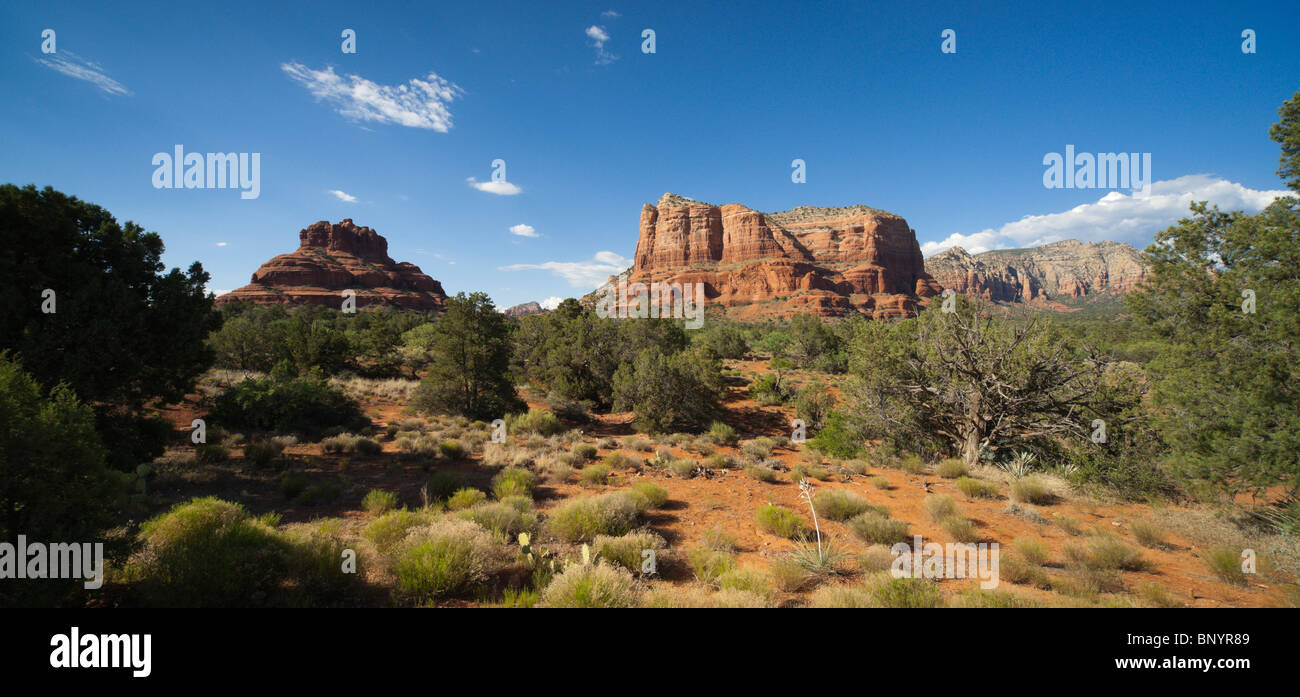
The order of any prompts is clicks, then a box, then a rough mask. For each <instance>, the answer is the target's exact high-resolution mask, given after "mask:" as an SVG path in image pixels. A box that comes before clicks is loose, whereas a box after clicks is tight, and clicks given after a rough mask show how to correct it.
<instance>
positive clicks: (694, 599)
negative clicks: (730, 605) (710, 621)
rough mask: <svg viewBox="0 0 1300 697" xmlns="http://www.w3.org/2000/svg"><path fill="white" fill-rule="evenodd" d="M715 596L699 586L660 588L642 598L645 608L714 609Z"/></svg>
mask: <svg viewBox="0 0 1300 697" xmlns="http://www.w3.org/2000/svg"><path fill="white" fill-rule="evenodd" d="M714 606H715V604H714V602H713V594H712V593H709V592H708V591H707V590H705V589H703V588H700V587H699V586H658V587H655V588H651V589H650V590H649V591H648V592H646V594H645V595H643V596H642V597H641V607H645V608H704V607H714Z"/></svg>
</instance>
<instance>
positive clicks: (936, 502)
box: [921, 494, 957, 523]
mask: <svg viewBox="0 0 1300 697" xmlns="http://www.w3.org/2000/svg"><path fill="white" fill-rule="evenodd" d="M921 507H922V508H923V509H925V514H926V515H928V516H930V520H933V521H934V522H936V523H937V522H939V521H941V520H943V519H944V518H947V517H948V516H951V515H956V514H957V504H956V503H954V502H953V500H952V497H951V496H944V495H943V494H934V495H933V496H927V497H926V499H925V503H923V504H922V505H921Z"/></svg>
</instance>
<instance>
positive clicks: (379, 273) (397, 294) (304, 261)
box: [217, 218, 447, 310]
mask: <svg viewBox="0 0 1300 697" xmlns="http://www.w3.org/2000/svg"><path fill="white" fill-rule="evenodd" d="M345 290H353V291H355V292H356V301H357V308H362V307H367V306H383V305H387V306H394V307H399V308H404V309H411V310H438V309H441V308H442V306H443V303H444V301H445V300H446V299H447V295H446V294H445V293H443V290H442V284H441V283H438V282H437V281H435V280H433V279H432V278H430V277H429V276H428V275H426V274H425V273H423V272H422V271H420V267H418V266H416V265H414V264H410V263H407V262H400V263H398V262H394V261H393V260H392V258H391V257H389V256H388V240H385V239H384V238H383V236H381V235H380V234H379V233H377V232H375V231H374V230H372V229H371V228H368V227H358V226H357V225H355V224H353V222H352V219H351V218H345V219H344V220H343V221H342V222H340V223H338V224H335V225H331V224H330V223H329V221H327V220H322V221H320V222H318V223H313V224H311V225H310V226H308V227H306V228H304V229H303V230H302V231H301V232H299V233H298V249H297V250H296V251H294V252H290V253H289V254H281V255H279V256H277V257H275V258H273V259H271V260H270V261H268V262H266V263H265V264H262V265H261V266H260V267H258V269H257V271H254V272H253V279H252V282H251V283H249V284H248V285H246V286H244V287H243V288H239V289H237V290H233V291H231V292H229V293H226V294H224V295H222V296H220V297H218V298H217V305H225V304H228V303H232V302H239V301H246V302H253V303H256V304H258V305H324V306H327V307H335V308H339V307H342V304H343V291H345Z"/></svg>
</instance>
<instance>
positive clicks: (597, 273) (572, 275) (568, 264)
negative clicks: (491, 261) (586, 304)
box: [498, 252, 632, 288]
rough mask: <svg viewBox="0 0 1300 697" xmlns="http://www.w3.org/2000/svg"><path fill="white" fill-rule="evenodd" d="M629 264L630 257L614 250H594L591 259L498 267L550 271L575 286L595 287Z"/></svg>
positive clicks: (511, 269)
mask: <svg viewBox="0 0 1300 697" xmlns="http://www.w3.org/2000/svg"><path fill="white" fill-rule="evenodd" d="M631 265H632V260H631V259H625V258H624V257H622V256H620V255H618V254H615V253H614V252H596V255H595V256H594V257H592V259H591V261H548V262H546V263H544V264H511V265H510V266H501V267H498V268H499V270H500V271H528V270H542V271H550V272H552V273H554V274H557V275H559V276H561V277H562V278H564V280H566V281H568V282H569V285H571V286H573V287H575V288H595V287H596V286H599V285H601V284H602V283H604V282H605V281H607V280H609V277H610V276H613V275H614V274H617V273H619V272H621V271H623V270H624V269H626V268H627V267H629V266H631Z"/></svg>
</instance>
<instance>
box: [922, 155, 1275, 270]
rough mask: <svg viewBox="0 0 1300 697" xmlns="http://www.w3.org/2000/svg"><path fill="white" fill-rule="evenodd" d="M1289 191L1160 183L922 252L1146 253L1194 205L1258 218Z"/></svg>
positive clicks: (1194, 179)
mask: <svg viewBox="0 0 1300 697" xmlns="http://www.w3.org/2000/svg"><path fill="white" fill-rule="evenodd" d="M1289 193H1290V192H1289V191H1286V190H1273V191H1258V190H1255V189H1249V188H1246V187H1244V186H1242V185H1241V184H1237V183H1234V182H1230V181H1228V180H1226V179H1220V178H1218V177H1214V176H1211V175H1208V174H1189V175H1185V176H1182V177H1178V178H1177V179H1169V180H1166V181H1159V182H1155V183H1154V184H1152V185H1151V192H1150V194H1148V195H1146V196H1143V195H1141V194H1125V193H1122V192H1120V191H1111V192H1110V193H1108V194H1106V195H1105V196H1102V197H1101V198H1100V199H1098V200H1097V202H1096V203H1084V204H1081V205H1078V206H1075V207H1074V208H1071V209H1070V210H1068V211H1062V212H1060V213H1049V214H1046V215H1027V216H1025V217H1023V218H1021V219H1020V220H1017V221H1014V222H1010V223H1006V224H1005V225H1002V226H1001V227H999V228H997V229H996V230H994V229H991V228H990V229H985V230H981V231H980V232H976V233H971V234H961V233H953V234H951V235H949V236H948V237H947V238H945V239H943V240H941V241H939V242H926V243H925V244H923V245H921V252H922V253H923V254H924V255H925V256H927V257H928V256H930V255H932V254H935V253H937V252H941V251H943V250H945V249H947V248H949V247H953V246H960V247H962V248H964V249H965V250H966V251H968V252H970V253H972V254H977V253H979V252H986V251H988V250H990V249H1009V248H1020V247H1037V246H1038V245H1041V244H1047V243H1049V242H1059V241H1061V240H1070V239H1074V240H1079V241H1081V242H1097V241H1100V240H1115V241H1119V242H1128V243H1130V244H1133V245H1134V246H1136V247H1138V248H1139V249H1141V248H1143V247H1145V246H1146V245H1147V244H1149V243H1150V242H1151V239H1152V237H1153V236H1154V235H1155V233H1157V232H1159V231H1161V230H1163V229H1165V228H1167V227H1169V226H1170V225H1173V224H1174V223H1177V222H1178V220H1179V219H1180V218H1184V217H1187V216H1188V215H1189V214H1190V213H1191V210H1190V206H1191V203H1192V201H1209V202H1210V204H1211V205H1215V204H1217V205H1218V206H1219V208H1221V209H1223V210H1244V211H1247V212H1249V213H1255V212H1258V211H1259V210H1260V209H1262V208H1264V207H1265V206H1267V205H1268V204H1269V203H1271V202H1272V201H1273V199H1275V198H1278V197H1279V196H1286V195H1288V194H1289Z"/></svg>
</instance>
